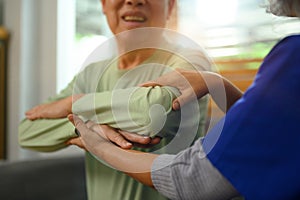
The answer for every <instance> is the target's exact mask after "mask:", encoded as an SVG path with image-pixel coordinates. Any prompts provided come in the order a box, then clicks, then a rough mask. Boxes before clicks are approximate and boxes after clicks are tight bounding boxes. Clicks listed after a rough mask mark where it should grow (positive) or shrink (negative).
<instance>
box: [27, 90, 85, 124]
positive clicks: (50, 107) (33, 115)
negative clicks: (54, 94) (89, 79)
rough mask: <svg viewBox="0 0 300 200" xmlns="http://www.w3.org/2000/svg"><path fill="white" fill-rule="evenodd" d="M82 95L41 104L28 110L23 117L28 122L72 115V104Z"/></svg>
mask: <svg viewBox="0 0 300 200" xmlns="http://www.w3.org/2000/svg"><path fill="white" fill-rule="evenodd" d="M82 96H83V95H81V94H79V95H76V96H69V97H67V98H64V99H60V100H58V101H54V102H51V103H47V104H41V105H38V106H35V107H33V108H31V109H30V110H28V111H27V112H26V113H25V115H26V118H27V119H29V120H36V119H57V118H64V117H67V116H68V115H69V114H71V113H72V103H73V102H75V101H76V100H78V99H79V98H80V97H82Z"/></svg>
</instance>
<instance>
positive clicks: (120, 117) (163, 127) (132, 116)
mask: <svg viewBox="0 0 300 200" xmlns="http://www.w3.org/2000/svg"><path fill="white" fill-rule="evenodd" d="M203 61H204V62H202V63H200V64H199V65H200V66H201V67H203V68H202V69H204V68H205V69H207V67H209V66H210V62H209V61H207V60H205V59H203ZM158 63H159V64H158ZM117 66H118V65H117V60H114V59H111V60H106V61H102V62H98V63H94V64H91V65H90V66H88V67H86V68H85V69H84V70H82V71H81V72H80V73H79V74H78V75H77V76H76V77H75V78H74V79H73V81H72V82H71V83H70V84H69V85H68V86H67V87H66V88H65V89H64V90H62V91H61V92H60V94H58V95H57V96H55V97H53V98H50V99H49V100H48V102H51V101H56V100H58V99H61V98H65V97H68V96H70V95H72V94H76V93H85V94H87V95H85V96H84V97H82V98H81V99H79V100H78V101H76V102H75V103H74V105H73V113H76V114H79V115H80V116H81V117H82V118H83V119H85V120H93V121H96V122H97V123H101V124H108V125H110V126H112V127H116V128H120V129H122V130H126V131H130V132H135V133H137V134H141V135H150V136H154V135H160V136H163V137H165V139H163V140H162V141H161V143H160V144H159V145H157V146H156V147H154V148H153V149H147V150H146V151H154V150H155V149H159V148H160V147H162V146H164V145H166V144H167V143H168V142H170V141H171V139H172V138H173V137H174V135H176V132H177V131H178V126H179V125H180V124H183V125H182V126H183V127H184V128H188V127H190V126H193V127H195V126H196V132H197V134H198V135H197V137H198V136H199V135H203V133H204V127H205V121H206V120H205V118H206V113H207V99H206V98H203V99H201V100H200V101H199V105H200V106H199V107H197V109H198V110H194V113H195V115H194V114H193V112H191V113H189V115H187V116H185V118H184V119H182V118H181V116H182V113H181V112H180V111H172V100H173V99H174V98H175V97H176V95H179V92H178V91H177V90H176V89H174V88H171V87H155V88H141V87H137V85H138V84H139V83H142V82H145V81H147V80H153V79H155V78H157V77H159V76H160V75H162V74H164V73H166V72H167V71H170V70H171V69H175V68H178V67H180V68H188V69H193V68H194V67H193V66H191V65H190V64H189V63H187V62H186V61H185V60H184V59H182V58H180V57H178V56H175V55H173V54H171V53H167V52H163V51H157V52H156V53H154V55H152V56H151V57H150V58H148V59H147V60H146V61H144V62H143V63H142V64H141V65H140V66H138V67H136V68H134V69H131V70H120V69H118V67H117ZM199 113H201V114H200V115H199ZM197 114H198V115H199V117H197V116H196V115H197ZM183 122H184V123H183ZM183 130H188V129H183ZM72 137H76V135H75V133H74V127H73V125H72V124H71V123H70V122H68V120H67V119H65V118H64V119H39V120H35V121H30V120H27V119H24V120H23V121H22V122H21V123H20V126H19V143H20V145H21V146H22V147H24V148H28V149H32V150H36V151H55V150H58V149H61V148H64V147H66V145H65V142H66V141H67V140H68V139H70V138H72ZM163 152H165V150H164V151H163ZM137 164H138V163H137ZM86 174H87V192H88V197H89V199H90V200H96V199H104V200H114V199H115V200H121V199H122V200H123V199H124V200H126V199H128V200H153V199H155V200H156V199H157V200H159V199H165V198H164V197H162V196H161V195H160V194H159V193H158V192H156V191H155V190H153V189H152V188H149V187H147V186H143V185H142V184H140V183H138V182H137V181H135V180H134V179H132V178H130V177H128V176H127V175H125V174H123V173H120V172H118V171H116V170H114V169H111V168H109V167H107V166H105V165H104V164H102V163H101V162H99V161H98V160H97V159H95V158H94V157H93V156H92V155H90V154H89V153H87V154H86Z"/></svg>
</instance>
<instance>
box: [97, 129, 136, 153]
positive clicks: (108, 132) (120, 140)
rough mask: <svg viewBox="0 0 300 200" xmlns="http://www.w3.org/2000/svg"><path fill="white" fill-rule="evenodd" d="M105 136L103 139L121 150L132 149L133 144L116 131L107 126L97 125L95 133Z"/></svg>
mask: <svg viewBox="0 0 300 200" xmlns="http://www.w3.org/2000/svg"><path fill="white" fill-rule="evenodd" d="M99 129H100V130H101V133H102V134H104V135H105V137H106V138H107V139H108V140H110V141H111V142H113V143H115V144H116V145H118V146H120V147H121V148H123V149H130V148H132V146H133V144H132V143H131V142H129V141H127V140H126V138H124V137H123V135H121V134H120V133H119V132H118V131H117V130H116V129H114V128H112V127H110V126H108V125H98V128H97V131H96V132H100V130H99Z"/></svg>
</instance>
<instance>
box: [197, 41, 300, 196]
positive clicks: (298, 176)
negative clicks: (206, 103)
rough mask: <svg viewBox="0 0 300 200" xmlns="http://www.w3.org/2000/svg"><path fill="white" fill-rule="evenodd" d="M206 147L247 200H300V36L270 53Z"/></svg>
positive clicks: (210, 134) (211, 156)
mask: <svg viewBox="0 0 300 200" xmlns="http://www.w3.org/2000/svg"><path fill="white" fill-rule="evenodd" d="M203 146H204V150H205V152H206V153H207V156H208V159H209V160H210V161H211V162H212V164H213V165H214V166H215V167H216V168H217V169H218V170H219V171H220V172H221V173H222V174H223V175H224V176H225V177H226V178H227V179H228V180H229V181H230V182H231V183H232V184H233V186H234V187H235V188H236V189H237V190H238V191H239V192H240V193H241V194H242V195H243V196H244V197H245V198H246V199H250V200H277V199H278V200H294V199H295V200H299V199H300V35H294V36H289V37H286V38H284V39H283V40H281V41H280V42H279V43H278V44H277V45H276V46H275V47H274V48H273V49H272V50H271V52H270V53H269V54H268V56H267V57H266V58H265V59H264V62H263V63H262V65H261V67H260V69H259V71H258V74H257V76H256V78H255V80H254V83H253V84H252V85H251V86H250V87H249V89H248V90H247V91H246V92H245V94H244V95H243V97H242V98H241V99H240V100H239V101H238V102H237V103H236V104H235V105H233V106H232V107H231V109H230V110H229V111H228V113H227V114H226V116H225V117H224V118H223V119H222V120H221V121H220V122H219V123H218V124H217V125H216V126H215V127H214V129H212V130H211V131H210V132H209V133H208V134H207V136H206V138H205V139H204V141H203Z"/></svg>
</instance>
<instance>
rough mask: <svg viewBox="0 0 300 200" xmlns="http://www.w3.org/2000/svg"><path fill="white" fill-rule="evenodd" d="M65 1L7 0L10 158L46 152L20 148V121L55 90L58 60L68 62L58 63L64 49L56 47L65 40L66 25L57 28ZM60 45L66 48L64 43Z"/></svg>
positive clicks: (8, 149) (72, 151)
mask: <svg viewBox="0 0 300 200" xmlns="http://www.w3.org/2000/svg"><path fill="white" fill-rule="evenodd" d="M62 1H66V0H4V25H5V26H6V28H7V29H8V31H9V32H10V34H11V38H10V43H9V45H10V48H9V58H8V116H7V120H8V121H7V124H8V130H7V134H8V138H7V139H8V141H7V142H8V148H7V157H8V159H9V160H18V159H27V158H36V157H40V156H45V155H47V154H38V153H35V152H31V151H26V150H21V149H20V148H19V146H18V138H17V135H18V123H19V121H20V120H21V119H22V118H23V117H24V114H23V113H24V112H25V111H26V110H28V109H29V108H31V107H32V106H34V105H36V104H38V103H41V102H42V101H44V100H46V99H47V98H48V97H49V96H51V95H54V94H55V93H56V83H57V81H56V77H57V74H58V75H59V74H60V73H57V70H56V69H57V63H60V64H61V65H63V64H65V63H66V62H64V61H61V60H60V61H59V62H58V59H57V57H58V56H57V55H58V53H59V52H63V51H62V50H61V49H60V50H58V49H57V46H58V45H57V41H60V43H61V42H63V40H62V39H61V37H63V35H62V34H63V32H64V30H62V29H63V27H64V26H62V25H60V34H58V29H57V27H58V24H59V23H58V18H57V16H58V15H57V13H58V10H61V9H62V8H61V7H60V9H58V7H59V5H61V2H62ZM70 1H72V0H70ZM64 6H67V5H64ZM74 20H75V18H74ZM65 27H66V28H67V27H68V26H65ZM69 32H70V31H69ZM70 37H71V38H72V36H70ZM66 42H67V41H66ZM67 43H68V42H67ZM60 47H61V48H63V46H62V45H61V46H60ZM74 152H75V154H77V153H78V151H77V150H75V149H74V148H71V150H66V151H60V152H58V153H56V154H50V155H54V156H56V155H68V154H73V153H74Z"/></svg>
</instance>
